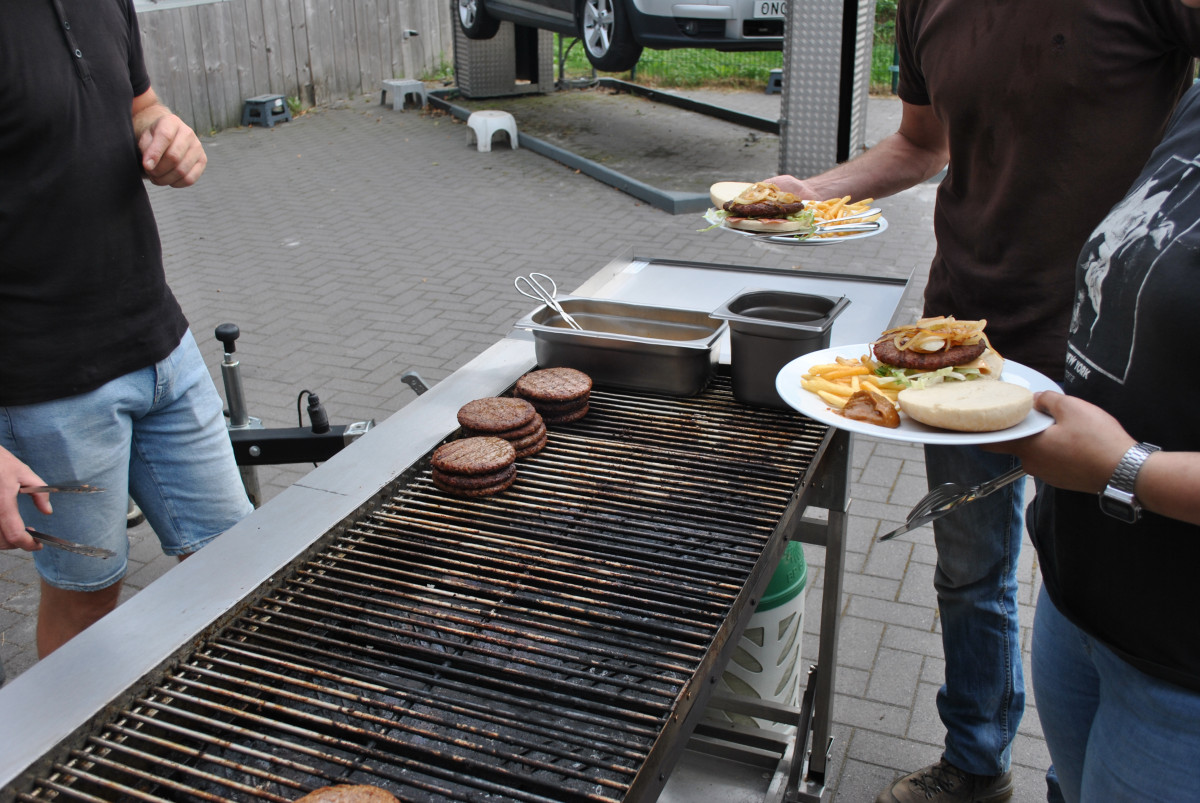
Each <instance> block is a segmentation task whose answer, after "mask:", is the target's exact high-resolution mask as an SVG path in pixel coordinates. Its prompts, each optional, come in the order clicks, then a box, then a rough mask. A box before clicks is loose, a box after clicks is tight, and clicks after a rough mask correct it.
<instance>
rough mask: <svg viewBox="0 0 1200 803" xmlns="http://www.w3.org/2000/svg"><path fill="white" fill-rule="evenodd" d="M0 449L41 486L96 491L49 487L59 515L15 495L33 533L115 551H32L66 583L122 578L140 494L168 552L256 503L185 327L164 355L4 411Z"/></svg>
mask: <svg viewBox="0 0 1200 803" xmlns="http://www.w3.org/2000/svg"><path fill="white" fill-rule="evenodd" d="M0 446H3V447H4V448H5V449H8V450H9V451H10V452H12V453H13V454H14V455H16V456H17V457H18V458H20V459H21V460H23V461H25V463H26V464H28V465H29V467H30V468H32V469H33V470H34V471H36V472H37V474H38V475H39V476H40V477H41V478H42V479H43V480H45V481H46V482H48V483H51V484H54V483H69V482H86V483H90V484H92V485H97V486H99V487H101V488H104V489H105V492H104V493H98V494H55V495H53V496H52V498H51V504H52V505H53V506H54V513H53V514H51V515H49V516H47V515H44V514H42V513H39V512H38V511H37V509H36V508H35V507H34V506H33V502H32V500H31V499H30V498H29V497H27V496H22V498H20V499H19V500H18V503H19V504H20V510H21V517H22V518H23V519H24V521H25V524H26V525H28V526H30V527H33V528H34V529H35V530H41V531H43V532H48V533H50V534H52V535H57V536H59V537H62V538H66V539H68V540H71V541H78V542H80V543H85V544H89V545H92V546H100V547H104V548H107V549H111V550H112V551H113V552H115V553H116V557H114V558H108V559H100V558H90V557H85V556H82V555H75V554H72V553H70V552H64V551H62V550H59V549H49V548H43V549H41V550H38V551H36V552H34V555H33V558H34V563H35V564H36V565H37V570H38V573H39V574H40V575H41V576H42V578H43V579H44V580H45V581H46V582H47V583H49V584H50V585H52V586H54V587H56V588H62V589H65V590H68V591H97V590H100V589H102V588H107V587H108V586H110V585H112V584H113V583H115V582H117V581H118V580H120V579H121V578H122V577H124V576H125V571H126V567H127V560H128V556H129V536H128V535H127V534H126V513H127V512H128V507H129V497H133V500H134V501H135V502H137V504H138V506H139V507H140V508H141V509H142V512H143V513H145V514H146V520H147V521H148V522H149V523H150V526H151V527H152V528H153V529H154V533H155V535H157V536H158V539H159V541H160V542H161V543H162V548H163V552H165V553H166V554H168V555H185V554H189V553H191V552H195V551H196V550H197V549H199V548H200V547H202V546H203V545H204V544H206V543H208V542H209V541H210V540H212V539H213V538H215V537H217V536H218V535H220V534H221V533H222V532H224V531H225V530H227V529H229V528H230V527H231V526H233V525H234V524H235V523H237V521H238V520H240V519H241V518H242V517H244V516H246V515H247V514H248V513H250V511H251V510H252V509H253V508H252V506H251V504H250V501H249V500H248V499H247V497H246V490H245V488H244V487H243V485H242V482H241V475H240V474H239V473H238V468H237V464H236V463H235V462H234V458H233V448H232V446H231V445H230V441H229V434H228V432H227V429H226V426H225V420H224V415H223V413H222V405H221V397H220V396H218V395H217V390H216V388H215V387H214V386H213V383H212V377H211V376H209V373H208V369H207V367H206V366H205V365H204V359H203V358H202V357H201V355H200V350H199V349H198V348H197V347H196V341H195V340H194V339H193V338H192V335H191V332H187V333H185V334H184V336H183V339H182V340H181V341H180V344H179V346H178V347H176V349H175V351H173V352H172V353H171V354H170V355H169V356H168V357H167V358H166V359H164V360H162V361H160V362H158V363H157V364H155V365H151V366H149V367H147V368H143V369H141V370H138V371H134V372H132V373H129V374H126V375H125V376H122V377H119V378H117V379H114V380H113V381H111V382H109V383H108V384H106V385H104V386H102V387H100V388H98V389H96V390H94V391H91V392H89V393H83V394H80V395H78V396H72V397H69V398H65V399H57V400H54V401H50V402H43V403H40V404H26V405H19V406H14V407H4V408H0Z"/></svg>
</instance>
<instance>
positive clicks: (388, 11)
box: [138, 0, 457, 133]
mask: <svg viewBox="0 0 1200 803" xmlns="http://www.w3.org/2000/svg"><path fill="white" fill-rule="evenodd" d="M451 3H452V0H225V1H224V2H200V3H197V4H195V5H189V6H185V7H178V8H157V9H153V10H143V11H140V12H139V14H138V23H139V25H140V26H141V30H142V46H143V49H144V50H145V53H146V62H147V66H148V68H149V71H150V79H151V81H152V82H153V85H154V89H155V91H156V92H157V93H158V96H159V97H160V98H161V99H162V100H163V101H164V102H165V103H166V104H167V105H168V106H170V107H171V108H172V109H173V110H174V111H175V113H176V114H178V115H179V116H180V117H182V118H183V119H184V120H185V121H187V123H188V124H189V125H191V126H192V127H193V128H195V129H196V131H198V132H201V133H206V132H209V131H215V130H219V129H221V128H226V127H230V126H236V125H239V124H240V123H241V116H242V105H243V103H242V102H243V101H244V100H245V99H246V98H250V97H254V96H256V95H265V94H279V95H284V96H285V97H288V98H298V99H299V100H300V101H301V102H303V103H305V104H307V105H314V104H326V103H328V102H330V101H331V100H334V99H338V98H349V97H353V96H355V95H361V94H370V93H374V92H378V91H379V82H380V80H382V79H384V78H419V77H420V76H422V75H423V74H427V73H430V72H433V71H435V70H437V69H438V68H439V67H440V66H441V65H443V64H451V63H453V60H454V50H453V47H454V45H453V42H454V26H455V25H456V24H457V22H456V20H455V18H454V9H453V7H452V5H451ZM139 7H140V8H142V6H139Z"/></svg>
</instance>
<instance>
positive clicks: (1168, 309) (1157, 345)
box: [1030, 88, 1200, 691]
mask: <svg viewBox="0 0 1200 803" xmlns="http://www.w3.org/2000/svg"><path fill="white" fill-rule="evenodd" d="M1076 286H1077V290H1076V294H1075V303H1074V313H1073V315H1072V318H1071V328H1070V336H1069V344H1068V354H1067V374H1066V380H1065V385H1064V388H1065V390H1066V392H1067V393H1069V394H1071V395H1073V396H1078V397H1080V398H1082V399H1086V400H1088V401H1090V402H1092V403H1094V404H1097V405H1099V406H1101V407H1103V408H1104V409H1106V410H1108V411H1109V412H1110V413H1112V414H1113V415H1114V416H1116V418H1117V419H1118V420H1119V421H1120V422H1121V423H1122V425H1124V427H1125V428H1126V430H1127V431H1128V432H1129V434H1130V435H1132V436H1133V437H1134V438H1137V439H1138V440H1139V441H1146V442H1149V443H1153V444H1155V445H1157V446H1161V447H1162V448H1163V449H1166V450H1169V451H1193V452H1194V451H1200V416H1198V415H1197V404H1198V402H1197V399H1200V373H1198V372H1197V369H1196V367H1195V366H1194V365H1193V364H1192V363H1193V360H1194V357H1193V353H1194V351H1195V349H1196V322H1197V320H1198V319H1200V88H1198V89H1193V90H1191V91H1190V92H1189V93H1188V94H1187V95H1186V96H1185V98H1184V99H1183V101H1182V102H1181V103H1180V106H1179V109H1178V111H1177V113H1176V115H1175V117H1174V118H1173V119H1172V122H1171V127H1170V129H1169V130H1168V132H1167V135H1166V138H1165V139H1164V140H1163V142H1162V144H1161V145H1160V146H1159V147H1158V148H1157V149H1155V151H1154V153H1153V155H1152V156H1151V158H1150V161H1149V162H1148V164H1147V165H1146V167H1145V170H1143V172H1142V174H1141V175H1140V176H1139V177H1138V179H1137V180H1136V181H1135V182H1134V184H1133V188H1132V189H1131V190H1130V191H1129V193H1128V194H1127V195H1126V196H1125V198H1124V199H1123V200H1122V201H1121V202H1120V203H1118V204H1117V205H1116V206H1115V207H1114V208H1113V210H1112V211H1111V212H1110V213H1109V215H1108V217H1106V218H1105V219H1104V221H1103V222H1102V223H1101V224H1100V226H1099V227H1098V228H1097V229H1096V230H1095V231H1094V232H1093V233H1092V235H1091V237H1090V238H1089V239H1088V241H1087V245H1086V246H1084V249H1083V253H1082V254H1081V255H1080V257H1079V263H1078V269H1077V285H1076ZM1030 530H1031V534H1032V535H1033V540H1034V543H1035V545H1036V546H1037V550H1038V555H1039V557H1040V559H1041V563H1042V574H1043V577H1044V578H1045V583H1046V588H1047V591H1048V592H1049V593H1050V596H1051V598H1052V599H1053V600H1054V604H1055V605H1056V606H1057V607H1058V609H1059V610H1060V611H1062V613H1063V614H1064V615H1065V616H1067V618H1069V619H1070V620H1071V621H1073V622H1074V623H1075V624H1076V625H1078V626H1079V627H1080V628H1082V629H1083V630H1085V631H1087V632H1088V633H1091V634H1092V635H1094V636H1095V637H1096V638H1098V639H1100V640H1101V641H1103V642H1104V643H1105V644H1107V645H1108V646H1110V647H1111V648H1113V649H1114V650H1115V651H1116V652H1117V653H1118V654H1120V655H1121V656H1122V657H1123V658H1125V659H1126V660H1128V661H1129V662H1130V663H1132V664H1133V665H1135V666H1137V667H1138V668H1139V669H1141V670H1142V671H1144V672H1146V673H1148V674H1151V675H1155V676H1157V677H1161V678H1164V679H1166V680H1170V681H1172V682H1174V683H1177V684H1179V685H1182V686H1186V687H1188V688H1190V689H1193V690H1196V691H1200V618H1198V617H1197V615H1196V613H1197V608H1196V586H1197V583H1198V582H1200V579H1198V578H1197V567H1200V527H1197V526H1196V525H1193V524H1187V523H1184V522H1181V521H1178V520H1175V519H1169V518H1165V517H1163V516H1158V515H1155V514H1153V513H1144V514H1143V516H1142V519H1141V520H1140V521H1139V522H1138V523H1137V524H1126V523H1124V522H1121V521H1118V520H1117V519H1114V518H1112V517H1110V516H1107V515H1105V514H1104V513H1103V512H1101V510H1100V507H1099V504H1098V502H1097V499H1096V495H1095V494H1084V493H1073V492H1068V491H1060V490H1055V489H1050V490H1049V492H1048V493H1043V494H1039V497H1038V500H1037V502H1036V503H1035V515H1034V516H1032V517H1031V523H1030Z"/></svg>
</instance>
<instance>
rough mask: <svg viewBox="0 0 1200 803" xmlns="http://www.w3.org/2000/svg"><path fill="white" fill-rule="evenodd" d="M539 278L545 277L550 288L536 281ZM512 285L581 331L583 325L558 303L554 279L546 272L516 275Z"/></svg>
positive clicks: (568, 324) (556, 286)
mask: <svg viewBox="0 0 1200 803" xmlns="http://www.w3.org/2000/svg"><path fill="white" fill-rule="evenodd" d="M539 279H545V280H546V282H547V283H548V284H549V285H550V289H548V290H547V289H546V287H545V286H543V285H542V283H541V282H540V281H538V280H539ZM513 286H514V287H516V288H517V292H518V293H520V294H521V295H523V296H525V297H526V298H532V299H533V300H534V301H540V302H542V303H543V304H545V305H546V306H547V307H549V308H550V309H552V310H554V311H555V312H557V313H558V314H559V317H561V318H562V319H563V320H564V321H566V322H567V326H569V327H571V328H572V329H575V330H576V331H580V332H582V331H583V327H582V326H580V325H579V322H578V321H576V320H575V319H574V318H572V317H571V315H570V314H569V313H568V312H567V311H566V310H565V309H563V308H562V305H561V304H559V303H558V299H557V298H555V296H556V295H558V285H556V284H555V283H554V280H553V279H551V278H550V277H549V276H547V275H546V274H544V273H531V274H529V275H528V276H518V277H517V278H515V279H513Z"/></svg>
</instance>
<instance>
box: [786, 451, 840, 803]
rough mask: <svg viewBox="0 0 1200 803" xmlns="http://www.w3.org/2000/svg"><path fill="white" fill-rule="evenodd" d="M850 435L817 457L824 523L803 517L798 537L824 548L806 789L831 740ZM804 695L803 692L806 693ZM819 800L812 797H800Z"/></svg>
mask: <svg viewBox="0 0 1200 803" xmlns="http://www.w3.org/2000/svg"><path fill="white" fill-rule="evenodd" d="M849 489H850V433H848V432H845V431H844V430H837V431H835V432H834V433H833V436H832V438H831V439H830V442H829V446H828V447H827V448H826V450H825V453H824V455H823V456H822V458H821V467H820V470H819V472H818V475H817V478H816V479H815V480H814V483H813V488H812V489H811V491H810V497H811V498H809V499H806V501H807V503H808V504H809V505H810V506H812V507H819V508H824V509H825V510H827V511H828V518H827V519H826V520H824V521H822V520H819V519H812V518H809V517H804V518H803V519H802V520H801V523H800V527H799V532H798V533H797V535H796V538H797V539H798V540H800V541H801V542H803V543H806V544H813V545H816V546H823V547H825V588H824V591H823V593H822V597H821V635H820V642H819V646H818V653H817V665H818V666H819V667H821V671H820V672H819V673H818V674H817V676H816V677H815V678H814V679H813V682H814V683H815V684H816V690H815V698H814V700H813V729H812V731H813V741H812V750H811V751H810V755H809V760H808V773H807V775H806V778H807V780H808V787H809V789H810V790H820V789H823V788H824V786H825V773H826V770H827V765H828V762H829V750H830V747H831V745H832V742H833V736H832V731H833V686H834V678H835V675H836V671H837V655H836V653H837V644H838V635H839V630H840V627H841V607H842V606H841V602H842V585H843V570H844V568H845V562H846V521H847V518H848V516H847V510H848V509H849V506H850V490H849ZM806 693H807V692H806ZM802 799H814V800H819V799H820V795H819V792H818V793H817V797H816V798H802Z"/></svg>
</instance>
